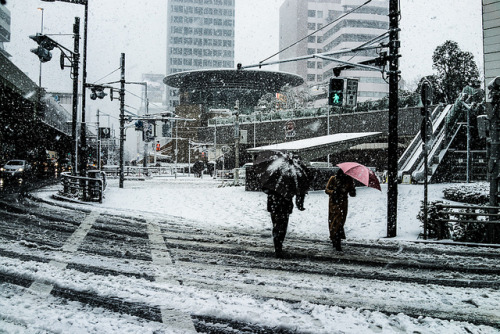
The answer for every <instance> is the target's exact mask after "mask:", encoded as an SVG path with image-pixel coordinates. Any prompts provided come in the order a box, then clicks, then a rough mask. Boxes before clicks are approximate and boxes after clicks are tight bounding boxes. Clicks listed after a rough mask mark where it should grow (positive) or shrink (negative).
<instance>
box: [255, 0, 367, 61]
mask: <svg viewBox="0 0 500 334" xmlns="http://www.w3.org/2000/svg"><path fill="white" fill-rule="evenodd" d="M371 1H372V0H368V1H366V2H365V3H363V4H361V5H359V6H358V7H356V8H354V9H351V10H350V11H348V12H347V13H345V14H343V15H341V16H339V17H338V18H336V19H335V20H333V21H332V22H330V23H328V24H327V25H324V26H323V27H321V28H319V29H316V30H315V31H313V32H312V33H310V34H309V35H307V36H305V37H303V38H301V39H300V40H298V41H296V42H295V43H292V44H290V45H289V46H287V47H286V48H284V49H281V50H280V51H278V52H276V53H275V54H273V55H272V56H269V57H267V58H266V59H264V60H261V61H260V62H259V64H262V63H263V62H265V61H266V60H269V59H271V58H272V57H274V56H276V55H279V54H280V53H281V52H283V51H285V50H288V49H290V48H291V47H292V46H294V45H297V44H299V43H300V42H302V41H303V40H305V39H306V38H308V37H309V36H312V35H314V34H315V33H317V32H318V31H321V30H323V29H325V28H326V27H328V26H330V25H332V24H334V23H335V22H337V21H338V20H340V19H342V18H344V17H346V16H347V15H349V14H351V13H353V12H355V11H357V10H358V9H360V8H361V7H363V6H366V5H367V4H368V3H370V2H371Z"/></svg>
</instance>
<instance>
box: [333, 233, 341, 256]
mask: <svg viewBox="0 0 500 334" xmlns="http://www.w3.org/2000/svg"><path fill="white" fill-rule="evenodd" d="M341 240H342V239H341V237H340V236H336V237H335V240H334V241H333V247H335V249H336V250H338V251H339V252H341V251H342V246H341V245H340V243H341Z"/></svg>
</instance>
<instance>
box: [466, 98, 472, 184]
mask: <svg viewBox="0 0 500 334" xmlns="http://www.w3.org/2000/svg"><path fill="white" fill-rule="evenodd" d="M466 109H467V172H466V174H467V175H466V177H465V179H466V182H467V183H470V174H471V173H470V172H471V169H470V161H471V154H470V108H468V106H466Z"/></svg>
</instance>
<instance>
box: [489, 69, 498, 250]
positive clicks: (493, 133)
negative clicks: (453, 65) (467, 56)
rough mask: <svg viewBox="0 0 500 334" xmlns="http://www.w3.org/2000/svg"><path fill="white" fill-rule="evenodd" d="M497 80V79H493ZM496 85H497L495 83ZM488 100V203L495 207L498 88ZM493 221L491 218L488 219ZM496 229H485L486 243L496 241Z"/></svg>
mask: <svg viewBox="0 0 500 334" xmlns="http://www.w3.org/2000/svg"><path fill="white" fill-rule="evenodd" d="M495 80H498V78H495ZM497 84H498V83H497ZM488 88H489V89H490V95H489V98H491V103H487V110H488V111H489V117H488V118H489V119H490V140H491V144H490V161H489V164H488V179H489V181H490V202H489V205H490V206H492V207H495V206H497V205H498V172H499V168H498V158H499V156H500V154H499V153H500V152H499V149H500V142H499V141H500V138H499V131H498V126H499V124H498V123H499V119H498V118H499V112H500V91H498V88H493V89H492V88H491V87H488ZM490 213H497V210H495V209H491V210H490ZM490 220H493V217H491V218H490ZM497 231H498V229H497V228H496V227H495V226H494V225H493V224H488V227H487V241H488V242H495V241H498V236H496V235H495V232H497Z"/></svg>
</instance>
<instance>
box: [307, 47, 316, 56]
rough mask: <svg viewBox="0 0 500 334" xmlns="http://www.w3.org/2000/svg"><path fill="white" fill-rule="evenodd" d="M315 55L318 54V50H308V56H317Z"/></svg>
mask: <svg viewBox="0 0 500 334" xmlns="http://www.w3.org/2000/svg"><path fill="white" fill-rule="evenodd" d="M315 53H316V49H311V48H308V49H307V54H308V55H313V54H315Z"/></svg>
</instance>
